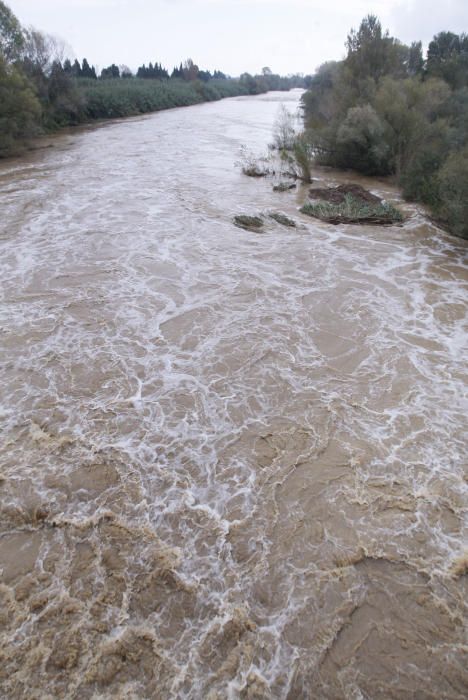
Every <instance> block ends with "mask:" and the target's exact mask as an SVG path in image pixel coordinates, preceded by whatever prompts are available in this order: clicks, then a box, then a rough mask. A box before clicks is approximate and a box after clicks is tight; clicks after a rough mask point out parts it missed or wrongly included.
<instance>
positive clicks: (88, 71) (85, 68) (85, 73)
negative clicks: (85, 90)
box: [80, 58, 97, 80]
mask: <svg viewBox="0 0 468 700" xmlns="http://www.w3.org/2000/svg"><path fill="white" fill-rule="evenodd" d="M80 78H90V79H92V80H96V79H97V75H96V70H95V68H94V66H90V65H89V63H88V61H87V60H86V58H83V63H82V67H81V74H80Z"/></svg>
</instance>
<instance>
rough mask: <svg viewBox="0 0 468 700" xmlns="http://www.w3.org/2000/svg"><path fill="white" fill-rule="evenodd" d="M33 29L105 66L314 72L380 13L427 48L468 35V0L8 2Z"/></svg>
mask: <svg viewBox="0 0 468 700" xmlns="http://www.w3.org/2000/svg"><path fill="white" fill-rule="evenodd" d="M6 3H7V5H9V6H10V7H11V9H12V10H13V12H14V13H15V14H16V15H17V16H18V18H19V19H20V20H21V22H22V23H23V24H24V25H26V26H29V25H33V26H34V27H36V28H38V29H41V30H43V31H46V32H48V33H51V34H55V35H59V36H60V37H61V38H62V39H64V40H65V41H66V42H67V43H68V44H69V45H70V47H71V48H72V50H73V55H74V56H76V57H78V58H80V59H81V58H83V57H86V58H87V59H88V61H89V62H90V63H92V64H94V65H96V66H98V67H99V68H102V67H104V66H107V65H109V64H110V63H112V62H115V63H117V64H122V63H123V64H127V65H129V66H130V67H131V68H132V69H135V68H136V67H137V66H138V65H140V64H141V63H148V62H149V61H153V62H154V61H158V62H161V63H163V65H165V66H166V67H168V68H170V69H172V67H173V66H174V65H175V64H178V63H180V61H181V60H185V59H186V58H188V57H191V58H193V60H194V61H195V62H196V63H198V65H199V66H200V67H201V68H208V69H210V70H213V69H214V68H218V69H220V70H224V71H225V72H227V73H229V74H231V75H239V74H240V73H242V72H244V71H248V72H250V73H256V72H259V71H260V70H261V68H262V67H263V66H270V67H271V68H272V70H273V71H274V72H278V73H282V74H287V73H294V72H299V73H311V72H313V71H314V70H315V68H316V67H317V66H318V65H320V63H323V62H324V61H326V60H331V59H340V58H342V57H343V54H344V42H345V40H346V35H347V33H348V31H349V29H350V28H351V27H358V26H359V23H360V20H361V19H362V18H363V17H364V16H365V15H366V14H368V13H374V14H376V15H377V16H378V17H379V18H380V20H381V22H382V25H383V26H384V28H388V29H389V31H390V34H391V35H392V36H396V37H398V38H399V39H401V40H402V41H404V42H406V43H409V42H411V41H412V40H418V39H421V40H422V41H423V42H424V43H425V44H427V42H428V41H430V39H431V38H432V36H433V35H434V34H435V33H437V32H438V31H442V30H450V31H453V32H456V33H461V32H463V31H465V32H466V31H468V0H444V2H441V1H440V0H374V1H373V2H368V1H367V0H6Z"/></svg>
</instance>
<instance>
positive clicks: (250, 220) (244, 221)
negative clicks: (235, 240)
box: [234, 214, 263, 231]
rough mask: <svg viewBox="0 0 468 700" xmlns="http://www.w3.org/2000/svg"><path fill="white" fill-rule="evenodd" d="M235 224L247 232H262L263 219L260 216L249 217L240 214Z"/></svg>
mask: <svg viewBox="0 0 468 700" xmlns="http://www.w3.org/2000/svg"><path fill="white" fill-rule="evenodd" d="M234 224H235V225H236V226H238V227H239V228H243V229H246V230H247V231H260V230H261V229H262V228H263V219H261V218H260V217H259V216H247V215H246V214H240V215H239V216H235V217H234Z"/></svg>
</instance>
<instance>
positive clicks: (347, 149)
mask: <svg viewBox="0 0 468 700" xmlns="http://www.w3.org/2000/svg"><path fill="white" fill-rule="evenodd" d="M384 137H385V126H384V124H383V122H382V120H381V119H380V117H379V115H378V114H377V112H376V111H375V109H374V108H373V107H372V106H371V105H369V104H367V105H364V106H362V107H351V108H350V109H349V110H348V113H347V115H346V118H345V120H344V121H343V123H342V124H341V126H340V127H339V129H338V133H337V140H336V141H337V151H338V153H337V155H338V160H339V164H340V165H341V166H342V167H346V168H355V169H356V170H359V171H361V172H363V173H367V174H369V175H373V174H378V173H386V172H388V171H389V166H388V151H389V148H388V144H387V143H386V142H385V138H384Z"/></svg>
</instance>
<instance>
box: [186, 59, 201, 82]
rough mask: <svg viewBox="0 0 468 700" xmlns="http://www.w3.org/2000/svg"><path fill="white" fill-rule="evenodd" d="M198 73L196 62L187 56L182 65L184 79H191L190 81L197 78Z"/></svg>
mask: <svg viewBox="0 0 468 700" xmlns="http://www.w3.org/2000/svg"><path fill="white" fill-rule="evenodd" d="M198 73H199V68H198V66H197V65H196V63H194V62H193V61H192V59H191V58H188V59H187V60H186V61H185V63H184V67H183V70H182V74H183V77H184V80H191V81H192V80H196V79H197V78H198Z"/></svg>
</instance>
